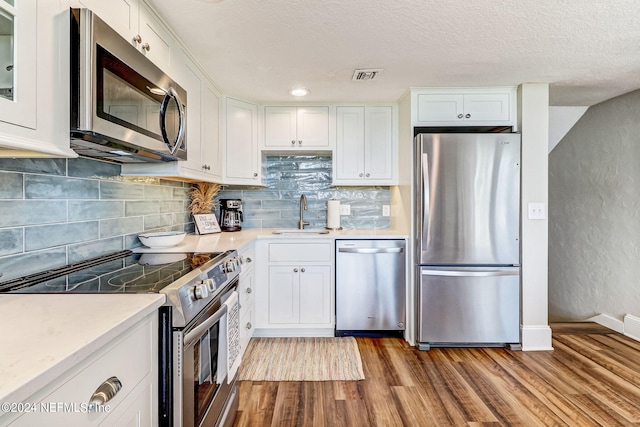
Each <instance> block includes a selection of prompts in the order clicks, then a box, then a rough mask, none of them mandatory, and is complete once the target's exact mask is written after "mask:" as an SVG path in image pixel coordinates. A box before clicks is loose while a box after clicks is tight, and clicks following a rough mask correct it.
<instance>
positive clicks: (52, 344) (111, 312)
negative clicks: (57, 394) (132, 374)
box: [0, 294, 165, 416]
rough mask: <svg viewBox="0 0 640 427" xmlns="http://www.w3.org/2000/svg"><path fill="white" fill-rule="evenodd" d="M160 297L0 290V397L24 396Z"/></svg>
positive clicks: (131, 321) (160, 300) (155, 305)
mask: <svg viewBox="0 0 640 427" xmlns="http://www.w3.org/2000/svg"><path fill="white" fill-rule="evenodd" d="M164 301H165V296H164V295H161V294H135V295H132V294H126V295H124V294H102V295H96V294H64V295H62V294H46V295H45V294H20V295H19V294H12V295H0V324H2V325H3V329H2V330H3V332H2V345H1V346H0V378H2V381H0V402H9V403H19V402H21V401H23V400H25V399H27V398H28V397H29V396H31V395H33V394H34V393H36V392H37V391H38V390H40V389H41V388H43V387H45V386H47V385H48V384H49V383H50V382H51V381H53V380H55V379H56V378H58V377H59V376H60V375H63V374H64V373H65V372H67V371H68V370H69V369H71V368H73V367H74V366H76V365H77V364H78V363H80V362H81V361H82V360H84V359H86V358H87V357H88V356H90V355H91V354H92V353H93V352H95V351H96V350H98V349H100V348H102V347H103V346H104V345H106V344H109V343H110V342H111V341H113V340H114V339H115V338H116V337H118V336H119V335H120V334H122V333H124V332H125V331H127V330H128V329H130V328H131V327H132V326H133V325H135V324H136V323H137V322H139V321H140V320H142V319H143V318H144V317H145V316H147V315H148V314H150V313H152V312H154V311H155V310H157V308H158V307H160V306H161V305H162V304H163V303H164ZM2 414H3V412H2V411H0V416H1V415H2Z"/></svg>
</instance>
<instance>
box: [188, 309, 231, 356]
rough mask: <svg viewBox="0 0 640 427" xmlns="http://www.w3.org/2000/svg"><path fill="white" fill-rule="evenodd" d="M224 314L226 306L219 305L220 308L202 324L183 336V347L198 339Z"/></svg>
mask: <svg viewBox="0 0 640 427" xmlns="http://www.w3.org/2000/svg"><path fill="white" fill-rule="evenodd" d="M225 314H227V306H226V305H225V304H223V305H222V307H220V310H218V311H216V312H215V313H214V314H213V315H211V317H209V318H208V319H207V320H205V321H204V322H203V323H202V324H200V325H198V326H196V327H195V328H194V329H193V330H192V331H191V332H189V333H188V334H186V335H185V336H184V339H183V343H184V344H183V345H184V347H185V348H186V347H189V344H191V343H192V342H194V341H195V340H197V339H199V338H200V337H201V336H202V335H203V334H204V333H205V331H207V330H208V329H209V328H211V327H212V326H213V325H215V324H216V323H217V322H218V321H219V320H220V319H221V318H222V316H224V315H225Z"/></svg>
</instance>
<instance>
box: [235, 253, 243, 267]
mask: <svg viewBox="0 0 640 427" xmlns="http://www.w3.org/2000/svg"><path fill="white" fill-rule="evenodd" d="M236 260H238V265H243V264H244V257H243V256H242V255H238V256H237V257H236Z"/></svg>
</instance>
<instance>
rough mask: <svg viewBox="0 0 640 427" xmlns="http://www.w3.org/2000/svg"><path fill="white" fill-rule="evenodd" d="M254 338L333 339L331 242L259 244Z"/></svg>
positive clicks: (302, 241)
mask: <svg viewBox="0 0 640 427" xmlns="http://www.w3.org/2000/svg"><path fill="white" fill-rule="evenodd" d="M256 245H257V247H256V252H257V253H258V254H265V255H264V256H265V258H261V259H259V260H258V261H259V262H258V267H257V272H258V275H257V277H258V282H257V283H256V323H257V324H256V330H255V332H254V335H255V336H333V334H334V328H335V316H334V312H335V309H334V308H335V292H334V279H333V275H334V263H333V259H334V256H333V254H334V252H333V251H334V249H333V244H332V241H331V240H327V239H294V240H278V239H273V240H271V239H268V240H258V242H257V243H256Z"/></svg>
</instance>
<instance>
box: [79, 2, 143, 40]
mask: <svg viewBox="0 0 640 427" xmlns="http://www.w3.org/2000/svg"><path fill="white" fill-rule="evenodd" d="M80 3H81V4H82V5H83V6H84V7H86V8H87V9H91V10H92V11H93V12H94V13H95V14H96V15H98V16H99V17H100V19H102V20H103V21H104V22H106V23H107V24H108V25H109V26H110V27H111V28H113V29H114V30H116V32H118V34H120V35H121V36H122V37H123V38H125V39H126V40H128V41H129V42H130V43H132V44H133V45H134V46H135V45H136V42H134V38H135V37H136V35H138V25H139V21H138V13H139V8H138V0H110V1H104V0H80Z"/></svg>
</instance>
